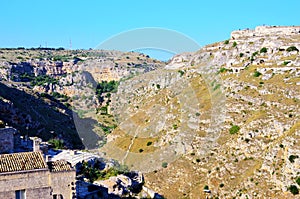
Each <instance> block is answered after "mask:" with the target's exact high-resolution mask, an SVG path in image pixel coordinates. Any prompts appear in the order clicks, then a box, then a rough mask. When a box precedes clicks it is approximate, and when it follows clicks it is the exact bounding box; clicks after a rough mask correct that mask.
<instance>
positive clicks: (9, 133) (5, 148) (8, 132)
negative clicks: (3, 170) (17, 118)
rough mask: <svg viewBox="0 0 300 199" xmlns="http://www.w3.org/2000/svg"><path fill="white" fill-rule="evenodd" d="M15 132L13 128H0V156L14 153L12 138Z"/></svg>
mask: <svg viewBox="0 0 300 199" xmlns="http://www.w3.org/2000/svg"><path fill="white" fill-rule="evenodd" d="M16 134H17V130H16V129H14V128H11V127H9V128H0V154H1V153H12V152H14V141H15V139H14V137H15V135H16Z"/></svg>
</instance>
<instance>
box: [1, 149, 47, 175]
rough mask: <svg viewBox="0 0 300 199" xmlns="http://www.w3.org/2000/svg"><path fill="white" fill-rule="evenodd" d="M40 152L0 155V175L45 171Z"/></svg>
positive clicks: (45, 166)
mask: <svg viewBox="0 0 300 199" xmlns="http://www.w3.org/2000/svg"><path fill="white" fill-rule="evenodd" d="M45 168H47V165H46V163H45V161H44V158H43V156H42V154H41V152H24V153H12V154H2V155H0V173H5V172H15V171H26V170H35V169H45Z"/></svg>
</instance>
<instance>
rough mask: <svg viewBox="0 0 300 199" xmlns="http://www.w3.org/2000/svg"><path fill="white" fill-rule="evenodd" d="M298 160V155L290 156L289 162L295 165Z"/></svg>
mask: <svg viewBox="0 0 300 199" xmlns="http://www.w3.org/2000/svg"><path fill="white" fill-rule="evenodd" d="M296 158H299V156H298V155H290V156H289V161H290V162H291V163H294V162H295V159H296Z"/></svg>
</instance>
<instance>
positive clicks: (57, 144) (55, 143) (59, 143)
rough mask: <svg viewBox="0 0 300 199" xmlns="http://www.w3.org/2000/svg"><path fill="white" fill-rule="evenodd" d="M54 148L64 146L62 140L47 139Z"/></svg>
mask: <svg viewBox="0 0 300 199" xmlns="http://www.w3.org/2000/svg"><path fill="white" fill-rule="evenodd" d="M48 143H49V144H51V145H52V146H53V147H54V148H55V149H62V148H63V147H64V141H63V140H59V139H51V140H49V141H48Z"/></svg>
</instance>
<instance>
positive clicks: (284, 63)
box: [283, 61, 291, 66]
mask: <svg viewBox="0 0 300 199" xmlns="http://www.w3.org/2000/svg"><path fill="white" fill-rule="evenodd" d="M289 63H291V62H290V61H284V62H283V65H284V66H286V65H288V64H289Z"/></svg>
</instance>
